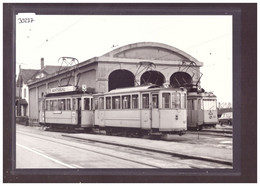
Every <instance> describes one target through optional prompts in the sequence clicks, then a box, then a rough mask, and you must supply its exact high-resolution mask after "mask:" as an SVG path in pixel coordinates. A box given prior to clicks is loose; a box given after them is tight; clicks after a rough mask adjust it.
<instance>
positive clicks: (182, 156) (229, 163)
mask: <svg viewBox="0 0 260 186" xmlns="http://www.w3.org/2000/svg"><path fill="white" fill-rule="evenodd" d="M62 136H64V137H68V138H73V139H78V140H85V141H89V142H95V143H102V144H109V145H116V146H121V147H127V148H133V149H137V150H144V151H149V152H154V153H162V154H167V155H171V156H174V157H178V158H181V159H193V160H199V161H206V162H212V163H219V164H223V165H228V166H232V165H233V164H232V163H231V162H230V161H225V160H219V159H213V158H209V157H198V156H192V155H187V154H182V153H178V152H174V153H173V152H169V151H164V150H159V149H150V148H145V147H140V146H133V145H129V144H119V143H114V142H111V141H102V140H96V139H95V140H93V139H86V138H80V137H75V136H70V135H64V134H63V135H62Z"/></svg>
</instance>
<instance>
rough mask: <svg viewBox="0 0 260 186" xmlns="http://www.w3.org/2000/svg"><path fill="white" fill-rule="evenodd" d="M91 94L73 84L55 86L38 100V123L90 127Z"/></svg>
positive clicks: (91, 113) (79, 127)
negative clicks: (77, 88)
mask: <svg viewBox="0 0 260 186" xmlns="http://www.w3.org/2000/svg"><path fill="white" fill-rule="evenodd" d="M92 100H93V96H92V95H91V94H86V93H84V92H82V91H79V90H76V88H75V87H74V86H67V87H56V88H52V89H51V90H50V93H48V94H47V95H46V96H45V97H44V98H43V99H42V100H41V102H40V107H41V109H40V113H39V114H40V116H39V123H40V124H41V125H44V126H46V127H51V128H65V129H91V128H92V127H93V110H92Z"/></svg>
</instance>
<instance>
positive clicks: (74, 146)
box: [18, 132, 161, 168]
mask: <svg viewBox="0 0 260 186" xmlns="http://www.w3.org/2000/svg"><path fill="white" fill-rule="evenodd" d="M18 133H20V134H24V135H27V136H30V137H34V138H38V139H42V140H45V141H49V142H53V143H57V144H61V145H65V146H69V147H73V148H77V149H81V150H85V151H89V152H94V153H97V154H101V155H105V156H109V157H113V158H117V159H121V160H124V161H129V162H133V163H137V164H140V165H145V166H149V167H151V168H161V167H159V166H154V165H151V164H147V163H142V162H140V161H135V160H129V159H127V158H122V157H120V156H116V155H111V154H107V153H103V152H100V151H97V150H90V149H87V148H84V147H79V146H77V145H70V144H67V143H63V142H58V141H57V139H54V140H50V139H46V137H45V138H44V137H39V136H35V135H30V134H27V133H23V132H18ZM62 139H63V140H66V141H70V142H71V140H70V139H68V138H67V139H64V138H62ZM74 142H75V141H74Z"/></svg>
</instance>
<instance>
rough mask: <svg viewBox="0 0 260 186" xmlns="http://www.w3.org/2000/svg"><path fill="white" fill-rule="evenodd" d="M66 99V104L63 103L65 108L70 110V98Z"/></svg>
mask: <svg viewBox="0 0 260 186" xmlns="http://www.w3.org/2000/svg"><path fill="white" fill-rule="evenodd" d="M66 101H67V102H66V104H65V109H66V110H71V107H70V99H67V100H66Z"/></svg>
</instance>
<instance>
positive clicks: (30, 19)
mask: <svg viewBox="0 0 260 186" xmlns="http://www.w3.org/2000/svg"><path fill="white" fill-rule="evenodd" d="M18 20H19V23H32V22H34V21H35V20H34V19H33V18H18Z"/></svg>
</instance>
